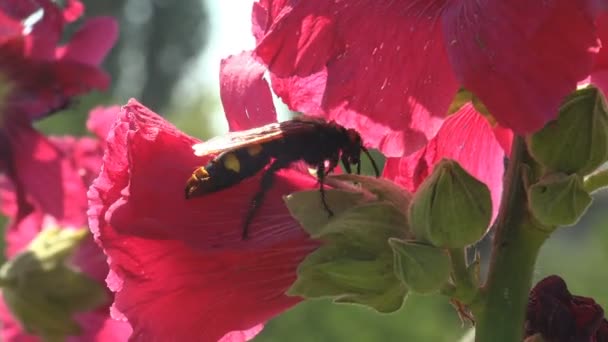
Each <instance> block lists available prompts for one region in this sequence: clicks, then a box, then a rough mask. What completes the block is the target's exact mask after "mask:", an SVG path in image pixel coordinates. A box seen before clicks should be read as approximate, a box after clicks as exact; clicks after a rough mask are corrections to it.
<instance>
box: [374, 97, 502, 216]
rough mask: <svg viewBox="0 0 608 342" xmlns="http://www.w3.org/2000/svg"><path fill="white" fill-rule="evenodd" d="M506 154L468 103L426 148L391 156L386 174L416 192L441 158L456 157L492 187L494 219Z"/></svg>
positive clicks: (473, 173)
mask: <svg viewBox="0 0 608 342" xmlns="http://www.w3.org/2000/svg"><path fill="white" fill-rule="evenodd" d="M504 156H505V155H504V150H503V149H502V147H501V146H500V144H499V143H498V142H497V140H496V137H495V135H494V132H493V130H492V127H491V126H490V124H489V123H488V122H487V120H486V119H485V118H484V117H483V115H481V114H479V113H478V112H476V111H475V109H474V107H473V106H472V105H471V104H467V105H465V106H463V107H462V108H461V109H460V110H459V111H458V112H456V113H455V114H453V115H452V116H450V117H449V118H448V119H447V120H446V121H445V122H444V123H443V126H441V129H440V130H439V132H437V135H436V136H435V137H434V138H433V139H432V140H431V141H430V142H429V144H428V145H427V146H426V147H425V148H423V149H421V150H420V151H418V152H416V153H414V154H412V155H410V156H407V157H404V158H389V159H388V160H387V163H386V166H385V170H384V175H383V176H384V177H386V178H388V179H391V180H393V181H395V182H396V183H398V184H401V185H403V186H404V187H405V188H406V189H407V190H409V191H412V192H413V191H416V189H417V188H418V186H419V185H420V184H421V183H422V182H423V181H424V180H425V179H426V177H427V176H428V175H430V174H431V173H432V172H433V168H434V167H435V165H436V164H437V163H438V162H439V161H441V159H443V158H449V159H453V160H456V161H457V162H458V163H459V164H460V165H461V166H462V167H463V168H464V169H465V170H467V172H469V173H470V174H471V175H473V176H474V177H475V178H477V179H478V180H480V181H482V182H483V183H485V184H486V185H487V186H488V188H489V189H490V193H491V197H492V212H493V216H492V217H493V218H494V217H496V214H497V213H498V207H499V205H500V196H501V193H502V177H503V172H504Z"/></svg>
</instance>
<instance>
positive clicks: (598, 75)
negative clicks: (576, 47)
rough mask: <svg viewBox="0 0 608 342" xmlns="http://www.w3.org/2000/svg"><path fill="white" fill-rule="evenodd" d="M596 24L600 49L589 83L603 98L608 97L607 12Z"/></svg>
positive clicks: (601, 15)
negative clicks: (600, 92) (598, 89)
mask: <svg viewBox="0 0 608 342" xmlns="http://www.w3.org/2000/svg"><path fill="white" fill-rule="evenodd" d="M607 6H608V4H607ZM596 23H597V30H598V35H599V37H600V39H601V41H602V49H601V50H600V53H599V54H598V56H597V58H596V60H595V64H594V65H593V71H592V72H591V77H590V81H591V83H593V84H594V85H595V86H597V87H598V88H600V89H601V90H602V92H603V93H604V96H606V97H608V12H604V13H602V14H600V15H599V16H598V18H597V20H596Z"/></svg>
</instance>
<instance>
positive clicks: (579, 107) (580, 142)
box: [527, 86, 608, 175]
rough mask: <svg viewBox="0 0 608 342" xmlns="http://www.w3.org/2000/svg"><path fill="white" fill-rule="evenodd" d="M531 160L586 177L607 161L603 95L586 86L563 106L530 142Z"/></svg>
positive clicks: (607, 121)
mask: <svg viewBox="0 0 608 342" xmlns="http://www.w3.org/2000/svg"><path fill="white" fill-rule="evenodd" d="M527 144H528V149H529V151H530V154H531V155H532V157H533V158H534V159H535V160H536V161H538V162H539V163H540V164H541V165H543V166H545V167H546V168H547V169H549V170H551V171H555V172H563V173H566V174H572V173H578V174H580V175H586V174H589V173H591V172H592V171H593V170H595V169H596V168H598V167H599V166H600V165H601V164H603V163H604V162H606V161H607V160H608V109H607V106H606V100H605V99H604V97H603V95H602V92H601V91H600V90H598V89H597V88H595V87H592V86H590V87H587V88H583V89H580V90H577V91H575V92H574V93H572V94H571V95H570V96H569V97H568V98H567V99H566V101H565V102H564V103H563V104H562V106H561V108H560V111H559V117H558V119H557V120H554V121H551V122H549V123H548V124H547V125H546V126H545V127H544V128H543V129H541V130H540V131H538V132H536V133H534V134H532V135H531V136H529V137H528V139H527Z"/></svg>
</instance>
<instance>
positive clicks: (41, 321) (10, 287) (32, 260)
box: [0, 228, 108, 341]
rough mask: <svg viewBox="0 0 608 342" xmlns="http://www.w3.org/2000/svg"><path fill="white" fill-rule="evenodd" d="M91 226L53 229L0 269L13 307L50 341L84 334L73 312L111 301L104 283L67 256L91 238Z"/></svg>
mask: <svg viewBox="0 0 608 342" xmlns="http://www.w3.org/2000/svg"><path fill="white" fill-rule="evenodd" d="M87 233H88V231H87V230H85V229H78V230H73V229H59V228H48V229H45V230H43V231H42V232H40V233H39V234H38V236H37V237H36V238H35V239H34V240H33V241H32V242H31V243H30V245H29V246H28V249H26V250H24V251H23V252H22V253H20V254H18V255H17V256H15V257H14V258H13V259H11V260H9V261H8V262H7V263H5V264H4V265H3V266H2V268H0V282H1V283H2V284H3V296H4V298H5V300H6V303H7V306H8V307H9V309H10V310H11V312H12V313H13V314H14V316H15V317H16V318H17V319H18V320H19V321H20V322H21V324H22V325H23V326H24V327H25V329H26V330H27V331H28V332H29V333H32V334H36V335H39V336H41V337H43V338H44V339H45V340H50V341H54V340H58V341H63V340H65V337H67V336H72V335H78V334H79V333H80V327H79V325H78V323H77V322H76V320H74V318H73V316H74V315H75V314H76V313H77V312H81V311H87V310H92V309H95V308H97V307H99V306H100V305H102V304H104V303H106V302H107V299H108V298H107V295H106V291H105V289H104V287H103V286H102V285H101V284H98V283H97V282H96V281H94V280H93V279H90V278H89V277H88V276H86V275H85V274H83V273H81V272H77V271H75V270H73V269H71V268H70V267H68V265H66V260H67V259H68V258H69V257H70V256H71V254H72V253H73V252H74V250H75V249H76V248H77V247H78V246H79V245H80V242H81V241H82V240H83V238H85V237H86V236H87Z"/></svg>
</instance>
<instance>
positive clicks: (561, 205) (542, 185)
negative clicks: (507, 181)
mask: <svg viewBox="0 0 608 342" xmlns="http://www.w3.org/2000/svg"><path fill="white" fill-rule="evenodd" d="M591 201H592V198H591V196H590V195H589V194H588V193H587V191H585V188H584V185H583V181H582V179H581V176H579V175H577V174H571V175H564V174H561V173H560V174H551V175H548V176H545V177H544V178H542V179H541V180H540V181H539V182H538V183H536V184H533V185H532V186H530V188H529V189H528V202H529V206H530V211H531V212H532V215H534V217H535V218H536V219H537V220H538V221H539V222H541V223H542V224H544V225H547V226H554V227H555V226H568V225H573V224H575V223H576V222H577V221H578V220H579V218H580V217H581V216H582V215H583V214H584V213H585V211H586V210H587V208H589V206H590V205H591Z"/></svg>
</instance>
